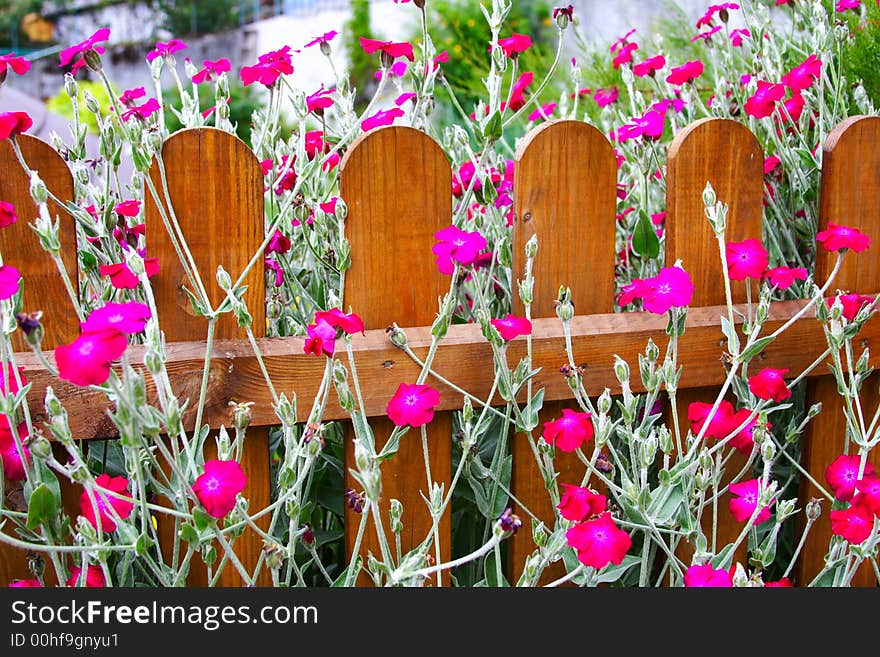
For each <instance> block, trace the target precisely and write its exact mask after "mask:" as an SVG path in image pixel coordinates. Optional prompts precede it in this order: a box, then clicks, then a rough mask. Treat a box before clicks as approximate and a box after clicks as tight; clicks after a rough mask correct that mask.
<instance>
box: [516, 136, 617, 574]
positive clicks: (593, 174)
mask: <svg viewBox="0 0 880 657" xmlns="http://www.w3.org/2000/svg"><path fill="white" fill-rule="evenodd" d="M514 202H515V210H516V212H515V216H516V223H515V225H514V239H513V272H514V274H513V275H514V279H515V280H518V279H520V278H521V277H522V276H523V273H524V269H525V261H526V258H525V246H526V243H527V242H528V241H529V239H531V237H532V236H533V235H537V237H538V253H537V256H536V258H535V263H534V275H535V286H534V300H533V302H532V305H531V315H532V317H556V306H555V301H556V298H557V296H558V292H559V288H560V286H563V285H564V286H566V287H569V288H571V292H572V303H573V304H574V308H575V312H576V313H578V314H586V315H588V314H593V313H607V312H612V311H613V310H614V257H615V253H614V238H615V221H616V219H615V215H616V204H617V162H616V159H615V156H614V149H613V148H612V147H611V144H610V143H609V142H608V140H607V139H606V138H605V136H604V135H603V134H602V133H601V132H600V131H599V130H597V129H596V128H594V127H593V126H591V125H589V124H587V123H584V122H582V121H554V122H550V123H546V124H544V125H542V126H541V127H539V128H536V129H535V130H533V131H532V132H531V133H529V135H527V136H526V137H525V138H524V139H523V141H522V143H521V144H520V147H519V148H518V150H517V153H516V168H515V174H514ZM514 290H516V287H515V286H514ZM513 308H514V313H516V314H520V315H521V314H522V313H523V312H524V309H523V306H522V303H521V301H520V298H519V294H517V292H516V291H514V298H513ZM563 355H564V354H563ZM553 372H556V375H557V376H558V377H559V378H561V375H559V374H558V367H557V369H556V370H554V371H553ZM551 373H552V372H551ZM537 389H538V388H535V390H536V391H537ZM572 403H573V402H570V401H569V402H562V401H560V402H548V403H546V404H545V405H544V408H543V409H542V411H541V413H540V417H539V425H538V429H536V431H535V438H537V437H538V436H539V435H540V433H541V431H542V430H543V426H544V423H545V422H549V421H551V420H554V419H556V418H558V417H560V416H561V415H562V409H563V408H565V407H566V406H568V407H570V406H571V404H572ZM511 448H512V452H513V474H512V486H513V494H514V496H515V497H516V498H517V499H519V500H520V501H521V502H522V503H523V504H524V505H525V506H526V508H528V509H529V510H530V511H531V512H532V513H533V514H534V515H536V516H537V517H538V518H540V519H541V520H542V521H543V522H544V524H545V525H546V526H547V527H548V528H549V529H550V530H552V529H553V527H554V526H555V524H556V509H554V508H553V505H552V503H551V501H550V496H549V493H548V492H547V489H546V488H545V486H544V479H543V477H542V476H541V472H540V469H539V467H538V464H537V463H536V461H535V457H534V453H533V451H532V448H531V445H530V444H529V441H528V436H526V435H525V434H517V435H516V436H515V437H514V439H513V443H512V446H511ZM553 464H554V466H555V468H556V470H557V471H558V473H559V476H558V478H557V482H558V483H567V484H575V485H578V484H580V483H581V481H582V480H583V476H584V465H583V464H582V463H581V462H580V460H579V459H578V458H577V455H576V454H565V453H562V452H559V453H557V454H556V456H555V458H554V461H553ZM518 513H519V514H520V516H521V517H522V519H523V521H524V527H523V530H522V531H520V532H518V533H517V534H516V535H515V536H514V537H513V538H512V539H511V541H510V543H511V546H510V569H509V570H510V573H511V579H513V580H514V581H515V580H516V579H517V578H518V577H519V575H520V574H521V573H522V572H523V568H524V566H525V561H526V559H527V558H528V556H529V554H531V553H532V552H533V551H534V550H535V545H534V542H533V541H532V532H531V531H528V529H529V528H530V526H531V523H530V522H529V518H528V515H527V514H526V513H524V512H523V511H522V510H519V511H518ZM564 574H565V568H564V566H563V564H562V562H561V561H560V562H557V563H556V564H554V565H553V566H551V567H550V568H548V569H547V570H545V571H544V580H545V581H552V580H554V579H557V578H558V577H561V576H562V575H564Z"/></svg>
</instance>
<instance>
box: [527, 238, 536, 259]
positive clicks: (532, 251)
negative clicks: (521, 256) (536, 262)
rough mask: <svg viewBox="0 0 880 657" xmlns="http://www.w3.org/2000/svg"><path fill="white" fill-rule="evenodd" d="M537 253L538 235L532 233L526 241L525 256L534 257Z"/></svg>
mask: <svg viewBox="0 0 880 657" xmlns="http://www.w3.org/2000/svg"><path fill="white" fill-rule="evenodd" d="M536 255H538V235H537V234H535V235H532V236H531V237H530V238H529V241H528V242H526V258H534V257H535V256H536Z"/></svg>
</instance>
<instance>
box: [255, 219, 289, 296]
mask: <svg viewBox="0 0 880 657" xmlns="http://www.w3.org/2000/svg"><path fill="white" fill-rule="evenodd" d="M294 221H296V220H295V219H294ZM263 266H264V267H265V268H266V269H268V270H269V271H273V272H275V287H281V286H282V285H283V284H284V268H283V267H282V266H281V265H280V264H278V261H277V260H273V259H272V258H264V259H263Z"/></svg>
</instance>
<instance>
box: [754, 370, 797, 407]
mask: <svg viewBox="0 0 880 657" xmlns="http://www.w3.org/2000/svg"><path fill="white" fill-rule="evenodd" d="M786 374H788V369H782V370H775V369H773V368H771V367H767V368H764V369H763V370H761V371H760V372H758V373H757V374H756V375H755V376H752V377H749V390H751V391H752V394H753V395H755V396H756V397H757V398H758V399H764V400H771V399H772V400H773V401H775V402H777V403H778V402H781V401H784V400H786V399H788V398H789V397H791V390H789V389H788V386H787V385H786V384H785V375H786Z"/></svg>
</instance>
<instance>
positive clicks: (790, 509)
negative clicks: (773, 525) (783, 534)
mask: <svg viewBox="0 0 880 657" xmlns="http://www.w3.org/2000/svg"><path fill="white" fill-rule="evenodd" d="M796 505H797V500H796V499H790V500H782V501H780V502H779V503H777V505H776V522H782V521H783V520H785V519H786V518H789V517H791V516H792V515H793V514H794V508H795V506H796Z"/></svg>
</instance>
